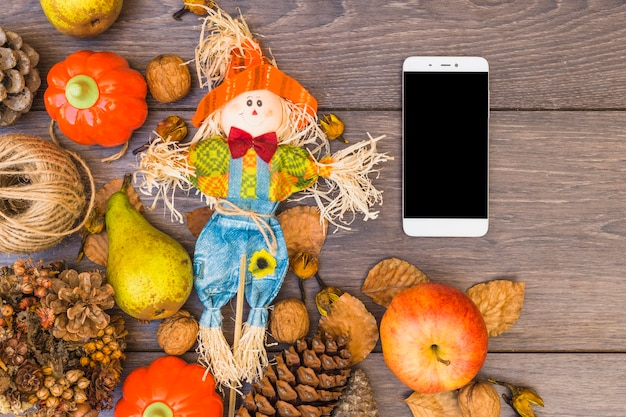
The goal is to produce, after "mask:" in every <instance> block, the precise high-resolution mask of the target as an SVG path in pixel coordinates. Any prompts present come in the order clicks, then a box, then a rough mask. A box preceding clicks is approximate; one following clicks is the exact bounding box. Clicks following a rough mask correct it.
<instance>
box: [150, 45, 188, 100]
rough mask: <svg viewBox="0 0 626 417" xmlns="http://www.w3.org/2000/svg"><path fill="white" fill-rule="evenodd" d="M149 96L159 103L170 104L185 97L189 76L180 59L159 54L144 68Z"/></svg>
mask: <svg viewBox="0 0 626 417" xmlns="http://www.w3.org/2000/svg"><path fill="white" fill-rule="evenodd" d="M146 82H147V83H148V89H149V90H150V94H152V97H154V99H155V100H157V101H159V102H161V103H172V102H174V101H178V100H180V99H181V98H183V97H185V96H186V95H187V93H189V90H190V88H191V74H190V72H189V68H188V67H187V65H186V64H185V62H184V61H183V59H182V58H181V57H179V56H178V55H173V54H161V55H159V56H157V57H155V58H153V59H152V61H150V62H149V63H148V67H147V68H146Z"/></svg>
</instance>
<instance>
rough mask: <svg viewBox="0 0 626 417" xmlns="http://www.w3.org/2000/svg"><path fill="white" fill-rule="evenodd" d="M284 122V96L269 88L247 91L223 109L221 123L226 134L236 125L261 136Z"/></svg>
mask: <svg viewBox="0 0 626 417" xmlns="http://www.w3.org/2000/svg"><path fill="white" fill-rule="evenodd" d="M282 122H283V108H282V98H280V96H278V95H276V94H274V93H272V92H271V91H268V90H253V91H246V92H245V93H242V94H239V95H238V96H237V97H235V98H234V99H232V100H231V101H229V102H228V103H226V104H225V105H224V108H223V109H222V120H221V123H222V128H223V129H224V132H226V134H228V133H229V132H230V128H231V127H233V126H234V127H236V128H238V129H241V130H244V131H246V132H248V133H249V134H251V135H252V136H259V135H262V134H264V133H268V132H275V131H277V130H278V128H279V127H280V125H281V124H282Z"/></svg>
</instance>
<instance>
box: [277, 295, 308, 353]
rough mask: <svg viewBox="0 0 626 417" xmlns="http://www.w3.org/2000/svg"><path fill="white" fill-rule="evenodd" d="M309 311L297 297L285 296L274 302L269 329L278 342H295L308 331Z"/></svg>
mask: <svg viewBox="0 0 626 417" xmlns="http://www.w3.org/2000/svg"><path fill="white" fill-rule="evenodd" d="M309 324H310V320H309V313H308V311H307V309H306V305H305V304H304V303H303V302H302V301H300V300H298V299H297V298H285V299H283V300H280V301H278V302H277V303H276V304H274V309H273V310H272V312H271V314H270V324H269V331H270V333H271V334H272V336H273V337H274V339H276V341H277V342H280V343H295V341H296V340H298V339H301V338H303V337H305V336H306V335H307V333H309Z"/></svg>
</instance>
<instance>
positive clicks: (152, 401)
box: [114, 355, 224, 417]
mask: <svg viewBox="0 0 626 417" xmlns="http://www.w3.org/2000/svg"><path fill="white" fill-rule="evenodd" d="M205 372H206V370H205V368H204V367H202V366H200V365H199V364H197V363H192V364H190V363H187V362H185V361H184V360H183V359H181V358H179V357H178V356H171V355H168V356H161V357H159V358H157V359H155V360H154V361H153V362H152V363H151V364H150V365H149V366H144V367H141V368H137V369H134V370H133V371H131V372H130V373H129V374H128V376H127V377H126V379H125V380H124V384H123V385H122V398H121V399H120V400H119V401H118V402H117V404H116V405H115V412H114V416H115V417H221V416H222V414H223V412H224V404H223V401H222V397H221V396H220V395H219V394H218V393H217V392H216V391H215V379H214V378H213V376H212V375H211V374H210V373H206V377H205Z"/></svg>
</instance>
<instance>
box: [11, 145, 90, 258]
mask: <svg viewBox="0 0 626 417" xmlns="http://www.w3.org/2000/svg"><path fill="white" fill-rule="evenodd" d="M74 161H76V162H77V163H78V164H79V165H80V167H81V168H82V171H84V173H85V174H86V176H87V177H88V182H89V187H90V198H89V201H88V202H87V201H86V200H87V198H86V194H85V187H84V184H83V179H82V176H81V173H80V172H79V170H78V166H77V164H76V163H74ZM0 201H1V202H2V203H0V251H2V252H6V253H32V252H37V251H41V250H45V249H49V248H51V247H53V246H54V245H56V244H57V243H59V242H60V240H61V239H62V238H63V237H65V236H68V235H70V234H72V233H75V232H77V231H79V230H80V229H81V228H82V227H83V226H84V224H85V222H86V221H87V219H88V216H86V215H85V216H84V218H83V219H82V221H80V222H79V223H78V224H76V221H77V220H78V219H79V218H80V216H81V215H82V214H83V213H89V212H90V211H91V210H92V208H93V206H94V204H95V184H94V179H93V176H92V174H91V171H90V170H89V167H88V166H87V164H86V163H85V161H84V160H83V159H82V158H80V157H79V156H78V155H77V154H75V153H74V152H71V151H68V150H65V149H63V148H61V147H59V146H58V145H57V144H52V143H50V142H47V141H45V140H43V139H41V138H38V137H34V136H29V135H23V134H6V135H2V136H0Z"/></svg>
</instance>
